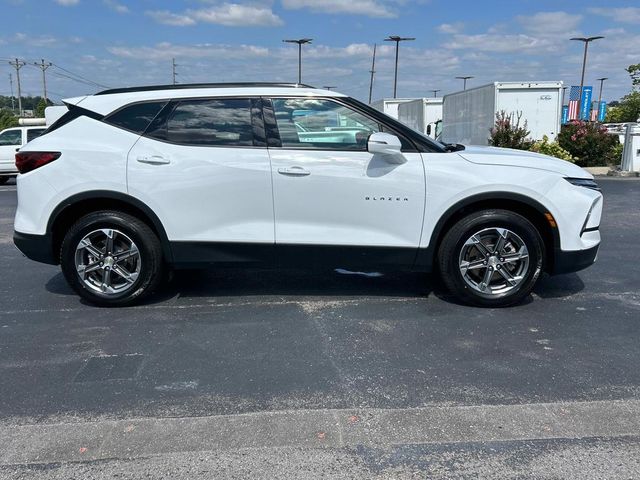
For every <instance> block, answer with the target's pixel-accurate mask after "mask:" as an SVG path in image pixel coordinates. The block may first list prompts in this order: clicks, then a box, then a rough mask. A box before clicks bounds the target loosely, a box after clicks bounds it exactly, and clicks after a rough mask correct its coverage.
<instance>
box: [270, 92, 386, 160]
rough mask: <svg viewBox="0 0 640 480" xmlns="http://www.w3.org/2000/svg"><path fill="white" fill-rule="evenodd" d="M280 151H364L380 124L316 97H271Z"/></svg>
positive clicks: (332, 102)
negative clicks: (304, 149) (290, 149)
mask: <svg viewBox="0 0 640 480" xmlns="http://www.w3.org/2000/svg"><path fill="white" fill-rule="evenodd" d="M273 109H274V112H275V116H276V123H277V125H278V131H279V133H280V139H281V141H282V146H283V147H284V148H287V147H288V148H313V149H327V150H362V151H364V150H366V149H367V139H368V138H369V135H371V134H372V133H375V132H379V131H381V130H380V125H379V124H378V123H377V122H376V121H374V120H371V119H370V118H368V117H365V116H364V115H362V114H361V113H358V112H356V111H354V110H352V109H350V108H349V107H346V106H344V105H341V104H340V103H337V102H334V101H332V100H324V99H317V98H274V99H273Z"/></svg>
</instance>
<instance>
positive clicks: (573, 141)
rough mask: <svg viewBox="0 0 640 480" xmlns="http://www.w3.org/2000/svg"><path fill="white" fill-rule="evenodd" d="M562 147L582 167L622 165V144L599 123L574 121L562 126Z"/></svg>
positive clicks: (559, 141)
mask: <svg viewBox="0 0 640 480" xmlns="http://www.w3.org/2000/svg"><path fill="white" fill-rule="evenodd" d="M558 143H559V144H560V147H562V148H563V149H564V150H566V151H567V152H569V153H570V154H571V156H573V157H575V158H576V165H579V166H581V167H599V166H607V165H617V164H619V163H620V147H619V145H620V142H619V141H618V137H617V136H616V135H610V134H608V133H607V129H606V128H605V127H603V126H602V125H600V124H599V123H591V122H582V121H579V120H574V121H572V122H570V123H568V124H566V125H563V126H562V129H561V131H560V134H559V135H558Z"/></svg>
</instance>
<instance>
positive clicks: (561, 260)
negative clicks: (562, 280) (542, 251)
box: [551, 244, 600, 275]
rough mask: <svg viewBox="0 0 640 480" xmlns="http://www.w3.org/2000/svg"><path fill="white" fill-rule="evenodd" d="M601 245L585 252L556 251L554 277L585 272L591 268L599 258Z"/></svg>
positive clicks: (552, 272)
mask: <svg viewBox="0 0 640 480" xmlns="http://www.w3.org/2000/svg"><path fill="white" fill-rule="evenodd" d="M599 248H600V244H597V245H595V246H593V247H591V248H587V249H585V250H575V251H569V252H566V251H564V250H560V249H556V250H555V258H554V262H553V270H552V271H551V274H552V275H558V274H561V273H571V272H578V271H580V270H584V269H585V268H587V267H590V266H591V265H593V264H594V262H595V261H596V258H597V257H598V249H599Z"/></svg>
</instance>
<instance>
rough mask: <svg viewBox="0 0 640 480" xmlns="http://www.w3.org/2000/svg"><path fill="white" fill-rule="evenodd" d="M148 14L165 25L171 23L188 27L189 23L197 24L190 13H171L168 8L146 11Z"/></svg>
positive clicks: (175, 25)
mask: <svg viewBox="0 0 640 480" xmlns="http://www.w3.org/2000/svg"><path fill="white" fill-rule="evenodd" d="M146 14H147V15H148V16H150V17H151V18H153V19H154V20H155V21H156V22H158V23H162V24H164V25H171V26H174V27H186V26H189V25H195V24H196V21H195V20H194V19H193V18H191V17H190V16H188V15H180V14H177V13H171V12H169V11H168V10H156V11H149V12H146Z"/></svg>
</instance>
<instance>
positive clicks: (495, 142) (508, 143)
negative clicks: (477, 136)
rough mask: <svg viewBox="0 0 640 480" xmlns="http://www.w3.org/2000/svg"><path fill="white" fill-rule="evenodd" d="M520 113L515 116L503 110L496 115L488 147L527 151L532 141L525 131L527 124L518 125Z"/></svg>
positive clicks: (527, 131)
mask: <svg viewBox="0 0 640 480" xmlns="http://www.w3.org/2000/svg"><path fill="white" fill-rule="evenodd" d="M521 118H522V112H518V113H517V114H515V115H514V114H513V113H510V114H507V112H505V111H504V110H503V111H501V112H498V113H496V124H495V126H494V127H493V128H492V129H491V131H490V133H491V137H490V138H489V145H492V146H494V147H503V148H515V149H517V150H529V149H531V146H532V145H533V143H534V142H533V140H531V139H530V138H528V137H529V134H530V133H531V132H530V131H529V130H527V122H526V120H525V122H524V124H523V125H522V126H521V125H520V119H521Z"/></svg>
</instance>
